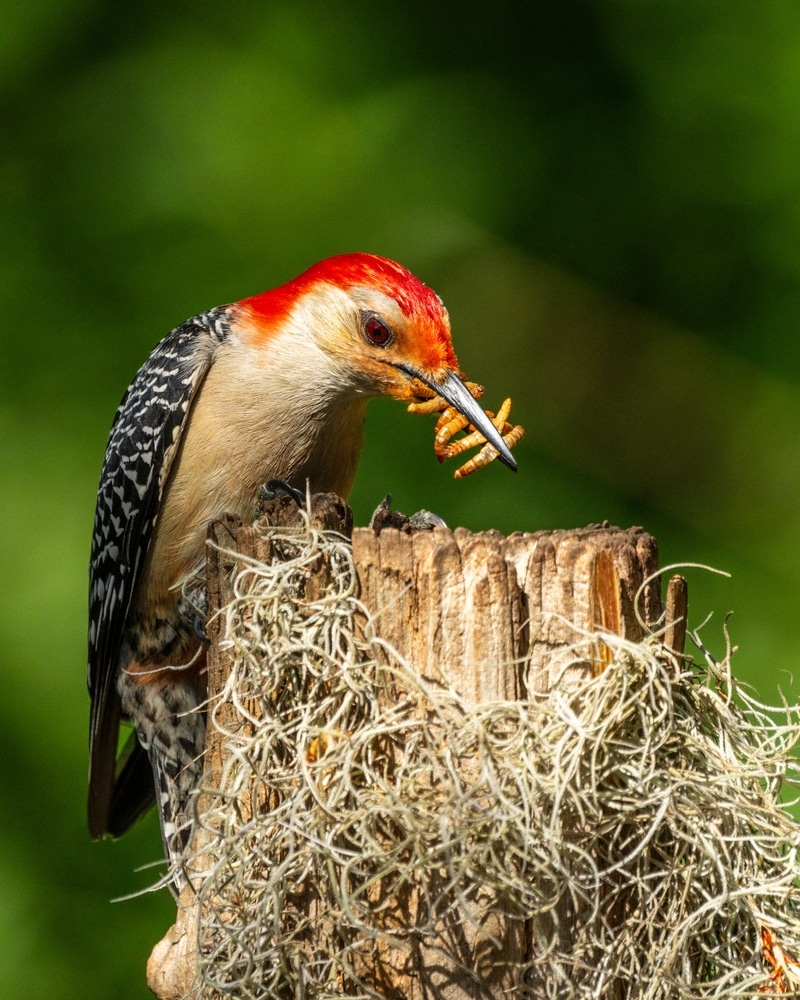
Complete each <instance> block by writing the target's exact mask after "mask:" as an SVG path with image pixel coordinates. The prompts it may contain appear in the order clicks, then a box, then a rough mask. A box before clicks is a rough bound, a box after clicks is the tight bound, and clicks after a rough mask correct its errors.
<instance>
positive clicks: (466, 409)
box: [415, 372, 517, 472]
mask: <svg viewBox="0 0 800 1000" xmlns="http://www.w3.org/2000/svg"><path fill="white" fill-rule="evenodd" d="M415 374H416V376H417V378H418V379H419V380H420V381H421V382H424V383H425V385H427V386H429V387H430V388H431V389H433V391H434V392H435V393H438V395H440V396H441V397H442V399H445V400H447V402H448V403H449V404H450V405H451V406H454V407H455V408H456V409H457V410H458V412H459V413H460V414H461V415H462V416H464V417H466V418H467V420H469V422H470V423H471V424H472V426H473V427H474V428H475V430H478V431H480V432H481V434H483V436H484V437H485V438H486V440H487V441H488V442H489V444H490V445H491V446H492V447H493V448H494V449H495V451H496V452H497V457H498V458H499V459H500V461H501V462H502V463H503V465H507V466H508V467H509V469H511V471H512V472H516V471H517V463H516V460H515V458H514V456H513V455H512V454H511V449H510V448H509V447H508V445H507V444H506V443H505V441H504V440H503V438H502V437H501V435H500V432H499V431H498V430H497V428H496V427H495V425H494V424H493V423H492V421H491V420H490V419H489V418H488V417H487V416H486V413H485V411H484V410H482V409H481V405H480V403H479V402H478V400H477V399H475V398H474V396H473V395H472V394H471V393H470V391H469V389H468V388H467V387H466V386H465V385H464V383H463V382H462V381H461V379H460V378H459V377H458V375H456V374H455V373H454V372H450V374H449V375H448V376H447V377H446V378H445V379H444V381H442V382H434V380H433V379H430V378H426V377H425V376H424V375H421V374H420V373H419V372H415Z"/></svg>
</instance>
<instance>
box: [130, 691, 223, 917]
mask: <svg viewBox="0 0 800 1000" xmlns="http://www.w3.org/2000/svg"><path fill="white" fill-rule="evenodd" d="M123 687H124V688H125V690H124V691H123V690H122V688H123ZM120 693H121V694H122V695H123V698H122V701H123V710H124V711H125V712H126V713H128V714H129V715H130V716H132V717H133V718H134V719H135V724H136V737H137V739H138V741H139V744H140V746H141V747H142V749H143V750H144V751H146V753H147V756H148V757H149V759H150V765H151V767H152V770H153V780H154V784H155V800H156V808H157V809H158V817H159V821H160V824H161V838H162V840H163V843H164V854H165V857H166V860H167V865H168V871H167V875H166V878H165V882H166V883H167V884H169V886H170V889H171V891H172V893H173V895H175V896H176V897H177V896H178V895H179V894H180V890H181V888H182V887H183V886H184V885H185V884H186V875H185V872H184V863H185V860H186V849H187V847H188V846H189V843H190V841H191V838H192V832H193V806H194V802H193V799H194V793H195V791H196V789H197V788H198V786H199V784H200V780H201V778H202V776H203V750H204V747H205V730H206V719H205V711H204V710H203V709H202V708H201V707H200V705H199V698H198V695H197V692H196V691H195V689H194V686H193V685H192V684H176V683H174V682H172V683H169V684H164V685H161V684H157V683H147V684H142V683H137V682H136V681H135V680H128V683H127V684H124V685H122V684H121V685H120Z"/></svg>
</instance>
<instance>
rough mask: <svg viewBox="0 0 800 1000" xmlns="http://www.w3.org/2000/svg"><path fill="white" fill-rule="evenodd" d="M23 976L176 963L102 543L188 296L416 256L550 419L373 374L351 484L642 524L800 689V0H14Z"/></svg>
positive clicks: (484, 522) (5, 419)
mask: <svg viewBox="0 0 800 1000" xmlns="http://www.w3.org/2000/svg"><path fill="white" fill-rule="evenodd" d="M0 88H1V92H2V100H1V102H0V116H1V121H2V125H1V127H2V145H1V146H0V216H1V217H2V234H3V252H2V255H0V297H1V301H2V316H3V317H4V318H3V320H2V332H0V351H2V355H0V468H1V474H0V514H1V515H2V516H1V517H0V524H1V525H2V532H3V535H2V546H1V547H0V553H1V554H0V593H1V594H2V598H1V599H0V671H1V672H2V673H1V674H0V676H1V677H2V690H3V698H2V700H1V701H0V712H1V713H2V720H1V722H0V753H1V754H2V766H0V774H1V775H2V782H3V787H2V802H3V806H2V810H3V815H2V823H1V824H0V993H2V995H4V996H9V997H10V996H19V997H25V998H26V1000H34V998H39V997H42V998H45V997H47V998H72V997H74V998H79V997H80V998H82V1000H86V998H93V997H109V998H144V997H146V996H148V995H149V994H148V992H147V990H146V987H145V985H144V964H145V960H146V958H147V956H148V954H149V951H150V948H151V946H152V945H153V944H154V943H155V942H156V940H158V939H159V938H160V937H161V935H162V933H163V932H164V931H165V930H166V928H167V926H168V925H169V923H170V922H171V918H172V914H173V907H172V903H171V899H170V897H169V896H168V895H167V894H166V893H160V894H158V895H145V896H143V897H139V898H136V899H134V900H132V901H128V902H116V903H111V902H110V900H111V899H112V898H113V897H118V896H123V895H126V894H128V893H131V892H134V891H136V890H138V889H141V888H143V887H144V886H146V885H147V884H148V882H149V880H151V879H152V878H153V873H152V871H145V872H136V869H137V867H138V866H140V865H142V864H145V863H147V862H151V861H155V860H156V859H157V858H158V855H159V851H160V844H159V837H158V833H157V828H156V823H155V821H154V818H153V817H152V816H151V817H149V818H148V819H147V820H146V821H145V822H144V823H143V824H141V825H140V826H139V827H138V828H137V829H136V830H135V831H133V832H132V833H131V834H130V835H129V836H127V837H126V838H124V839H123V840H122V841H120V842H119V843H102V844H90V843H89V842H88V837H87V834H86V830H85V820H84V799H85V781H86V727H87V711H88V707H87V697H86V692H85V686H84V663H85V634H86V610H85V602H86V566H87V561H88V549H89V538H90V532H91V523H92V515H93V507H94V495H95V488H96V483H97V476H98V473H99V468H100V463H101V460H102V455H103V451H104V447H105V440H106V435H107V432H108V427H109V425H110V422H111V418H112V415H113V412H114V409H115V407H116V405H117V403H118V401H119V397H120V396H121V394H122V392H123V390H124V388H125V386H126V385H127V383H128V381H129V380H130V378H131V376H132V375H133V373H134V372H135V370H136V368H137V367H138V365H139V364H140V363H141V362H142V361H143V359H144V358H145V357H146V355H147V353H148V352H149V350H150V349H151V347H152V346H153V345H154V344H155V342H156V341H157V340H159V339H160V338H161V337H162V336H163V335H164V334H165V333H166V332H167V331H168V330H169V329H170V328H171V327H173V326H174V325H176V324H177V323H179V322H180V321H182V320H183V319H184V318H185V317H187V316H189V315H192V314H194V313H196V312H199V311H201V310H203V309H206V308H208V307H210V306H213V305H216V304H219V303H222V302H228V301H232V300H235V299H238V298H241V297H243V296H245V295H249V294H253V293H256V292H259V291H261V290H263V289H265V288H268V287H271V286H272V285H275V284H277V283H279V282H281V281H284V280H286V279H288V278H290V277H292V276H294V275H295V274H296V273H298V272H299V271H300V270H302V269H304V268H305V267H306V266H308V265H309V264H311V263H312V262H314V261H315V260H317V259H319V258H321V257H324V256H327V255H330V254H333V253H339V252H344V251H350V250H369V251H373V252H377V253H381V254H384V255H387V256H390V257H395V258H397V259H399V260H400V261H402V262H403V263H404V264H406V265H407V266H408V267H410V268H411V269H412V270H414V271H415V272H416V273H417V274H419V276H420V277H422V279H423V280H425V281H426V282H427V283H428V284H430V285H432V286H433V287H434V288H436V290H437V291H438V292H439V293H440V294H441V295H442V297H443V298H444V300H445V302H446V304H447V306H448V308H449V310H450V314H451V317H452V321H453V328H454V339H455V343H456V347H457V350H458V353H459V358H460V361H461V364H462V366H463V368H464V370H465V371H466V373H467V374H468V376H469V377H471V378H473V379H475V380H477V381H481V382H483V383H485V385H486V387H487V398H486V402H487V405H491V404H492V403H495V404H496V403H499V401H500V400H501V399H502V398H503V396H505V395H506V394H510V395H512V396H513V398H514V410H513V414H514V416H515V417H516V419H517V420H518V421H520V422H522V423H523V424H524V425H525V427H526V429H527V435H526V437H525V440H524V441H523V443H522V444H521V445H520V446H519V448H518V449H517V457H518V460H519V465H520V472H519V475H518V476H517V477H513V476H512V475H511V474H510V473H509V472H508V471H507V470H506V469H504V468H502V467H501V466H499V465H498V466H493V467H491V468H489V469H487V470H485V471H484V472H482V473H481V474H480V475H478V476H476V477H474V478H472V479H468V480H465V481H462V482H455V481H454V480H453V479H452V478H451V475H452V467H450V468H448V467H439V466H438V465H437V463H436V462H435V460H434V457H433V453H432V448H431V444H432V435H431V423H432V421H431V420H430V418H420V417H414V418H412V417H409V416H408V415H407V414H406V413H405V411H404V410H403V408H402V407H400V406H398V405H397V404H392V403H391V402H389V401H384V400H380V401H377V402H375V403H374V404H372V407H371V412H370V417H369V420H368V429H367V443H366V448H365V454H364V457H363V460H362V466H361V471H360V473H359V478H358V482H357V486H356V490H355V493H354V496H353V504H354V508H355V512H356V519H357V521H358V522H360V523H364V521H365V520H366V519H367V518H368V516H369V513H370V511H371V509H372V507H373V506H374V505H375V503H376V502H377V501H378V500H379V499H380V498H381V497H382V496H383V494H384V493H385V492H387V491H388V490H391V491H392V492H393V493H394V495H395V502H396V506H398V507H399V508H401V509H403V510H407V511H410V510H414V509H417V508H418V507H422V506H425V507H428V508H431V509H434V510H436V511H438V512H439V513H441V514H442V515H443V516H444V517H445V518H446V519H447V520H448V522H449V523H451V524H452V525H456V524H463V525H466V526H468V527H470V528H473V529H482V528H489V527H497V528H500V529H502V530H504V531H507V532H508V531H513V530H517V529H522V530H535V529H539V528H556V527H559V528H567V527H574V526H578V525H584V524H586V523H589V522H594V521H600V520H602V519H604V518H608V519H609V520H610V521H612V522H613V523H617V524H622V525H629V524H631V523H634V524H643V525H644V526H645V527H646V528H647V529H648V530H650V531H651V532H652V533H653V534H655V535H656V536H657V538H658V539H659V542H660V546H661V555H662V563H663V564H666V563H671V562H679V561H692V562H704V563H710V564H711V565H714V566H716V567H719V568H721V569H725V570H727V571H729V572H730V573H732V578H731V579H730V580H728V579H724V578H722V577H712V576H710V575H709V574H705V573H701V572H699V571H690V572H689V573H688V576H689V580H690V596H691V611H690V614H691V619H692V623H693V624H694V625H697V624H699V623H700V621H702V619H704V618H705V617H706V615H707V614H708V613H709V612H714V615H715V618H714V619H712V622H711V624H710V625H709V626H707V628H706V630H705V632H704V636H705V638H706V640H707V642H708V645H709V646H710V648H711V649H712V650H713V651H714V652H716V653H717V654H720V653H721V652H722V651H723V648H724V644H723V640H722V631H721V623H722V618H723V616H724V614H725V612H726V611H728V610H734V612H735V615H734V618H733V620H732V632H733V638H734V641H735V642H736V643H737V644H738V645H739V646H740V647H741V651H740V653H739V654H738V655H737V657H736V658H735V661H734V665H735V668H736V671H737V673H738V674H739V676H741V677H742V678H743V679H745V680H747V681H748V682H749V683H751V684H752V685H754V686H755V688H756V690H757V691H758V692H759V693H760V695H761V696H762V697H763V698H764V699H766V700H769V701H774V700H775V699H777V698H778V688H779V687H780V688H781V689H782V690H783V691H785V692H786V695H787V697H788V698H789V699H790V700H795V699H796V697H797V695H796V691H795V689H794V688H793V686H792V685H793V678H792V672H793V670H794V669H795V665H796V663H797V662H798V645H800V642H799V640H798V633H799V631H800V630H799V628H798V626H800V613H799V612H798V600H797V592H798V588H799V587H800V566H798V558H797V549H798V543H800V505H798V496H800V461H798V459H799V458H800V338H798V336H797V330H796V322H797V321H796V317H797V315H798V312H800V239H799V238H798V222H799V221H800V7H798V5H797V4H794V3H788V4H787V3H785V2H777V0H759V2H758V3H752V2H751V0H727V2H725V3H716V2H706V3H698V2H697V0H658V2H655V0H654V2H647V0H576V2H570V0H566V2H558V3H556V2H550V3H539V2H535V0H528V2H525V3H513V2H503V0H500V2H498V3H496V4H493V5H485V4H477V3H471V2H467V3H461V4H453V3H444V2H440V0H430V2H428V3H427V4H425V5H413V4H400V3H397V2H394V0H386V2H382V3H380V4H377V3H374V4H373V3H367V2H365V0H346V2H342V3H338V4H317V3H311V2H310V0H295V2H291V3H289V2H286V3H263V4H258V3H246V2H242V0H230V2H228V3H227V4H225V5H220V4H217V3H209V2H207V0H192V2H191V3H173V4H161V3H155V2H145V3H138V4H137V3H129V4H122V3H119V2H118V0H114V2H111V0H96V2H92V0H24V2H23V0H10V2H9V3H7V4H6V6H5V7H4V11H3V15H2V18H0Z"/></svg>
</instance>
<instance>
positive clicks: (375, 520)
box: [369, 493, 447, 534]
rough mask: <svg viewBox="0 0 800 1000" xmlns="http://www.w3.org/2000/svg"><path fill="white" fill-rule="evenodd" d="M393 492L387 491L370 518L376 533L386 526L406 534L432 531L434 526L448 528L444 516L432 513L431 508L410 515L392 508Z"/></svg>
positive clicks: (371, 525)
mask: <svg viewBox="0 0 800 1000" xmlns="http://www.w3.org/2000/svg"><path fill="white" fill-rule="evenodd" d="M391 507H392V494H391V493H387V494H386V496H385V497H384V498H383V500H381V502H380V503H379V504H378V506H377V507H376V508H375V511H374V513H373V515H372V517H371V518H370V521H369V526H370V528H372V530H373V531H374V532H375V533H376V534H380V533H381V531H383V529H384V528H397V529H398V531H403V532H405V533H406V534H411V532H412V531H430V530H431V529H432V528H440V527H441V528H446V527H447V524H446V522H445V520H444V518H441V517H439V515H438V514H432V513H431V511H429V510H418V511H417V513H416V514H412V515H411V517H408V515H407V514H401V513H400V511H398V510H392V509H391Z"/></svg>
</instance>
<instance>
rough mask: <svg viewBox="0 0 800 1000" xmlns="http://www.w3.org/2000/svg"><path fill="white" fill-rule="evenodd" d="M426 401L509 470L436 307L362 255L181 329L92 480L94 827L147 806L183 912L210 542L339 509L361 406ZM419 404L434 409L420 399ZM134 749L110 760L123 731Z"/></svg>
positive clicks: (417, 285)
mask: <svg viewBox="0 0 800 1000" xmlns="http://www.w3.org/2000/svg"><path fill="white" fill-rule="evenodd" d="M420 383H421V384H422V385H423V386H425V387H427V388H428V389H429V390H431V391H432V392H433V393H436V394H437V395H438V396H440V397H441V398H442V399H444V400H445V401H446V402H447V403H448V404H449V405H451V406H452V407H454V408H455V410H456V411H457V412H458V413H460V414H461V415H462V416H464V417H465V418H466V419H467V420H468V421H469V423H471V424H472V425H473V426H474V427H475V428H476V429H477V430H478V431H480V432H481V433H482V434H483V435H484V437H485V438H486V440H487V441H488V442H489V444H490V445H491V446H492V447H493V448H494V449H496V451H497V453H498V457H499V459H500V460H501V462H503V463H504V464H505V465H507V466H508V467H509V468H511V469H512V470H514V471H516V467H517V466H516V462H515V460H514V458H513V456H512V455H511V452H510V450H509V448H508V447H507V445H506V443H505V442H504V440H503V437H502V435H501V434H500V432H499V431H498V430H497V428H496V427H495V426H494V424H493V423H492V421H491V420H490V419H489V416H488V415H487V414H486V412H485V411H484V410H482V409H481V407H480V406H479V405H478V403H477V402H476V400H475V398H474V397H473V395H472V394H471V393H470V391H469V389H468V388H467V386H466V385H465V382H464V376H463V374H462V372H461V370H460V368H459V364H458V360H457V358H456V354H455V350H454V348H453V343H452V337H451V330H450V321H449V317H448V313H447V310H446V309H445V307H444V304H443V303H442V300H441V299H440V298H439V296H438V295H437V294H436V293H435V292H434V291H433V290H432V289H431V288H429V287H428V286H427V285H425V284H424V283H423V282H422V281H421V280H420V279H419V278H417V277H415V275H413V274H412V273H411V272H410V271H409V270H407V269H406V268H405V267H403V266H402V265H400V264H398V263H395V262H394V261H392V260H389V259H387V258H385V257H379V256H376V255H374V254H369V253H349V254H340V255H338V256H335V257H330V258H327V259H325V260H322V261H320V262H318V263H316V264H314V265H313V266H312V267H310V268H309V269H308V270H306V271H304V272H303V273H302V274H300V275H299V276H298V277H296V278H294V279H292V280H290V281H288V282H286V283H285V284H282V285H279V286H278V287H276V288H273V289H271V290H270V291H267V292H263V293H261V294H258V295H254V296H251V297H248V298H244V299H241V300H240V301H238V302H235V303H232V304H229V305H224V306H218V307H215V308H212V309H210V310H208V311H206V312H203V313H200V314H198V315H196V316H193V317H192V318H190V319H188V320H186V322H184V323H182V324H181V325H179V326H177V327H176V328H175V329H174V330H172V332H171V333H169V334H168V335H167V336H166V337H165V338H164V339H163V340H162V341H161V342H160V343H159V344H158V345H157V346H156V347H155V348H154V350H153V351H152V353H151V354H150V356H149V357H148V358H147V360H146V361H145V362H144V364H143V365H142V367H141V368H140V369H139V371H138V372H137V374H136V376H135V377H134V379H133V381H132V382H131V384H130V385H129V387H128V389H127V390H126V392H125V394H124V396H123V398H122V401H121V403H120V405H119V408H118V409H117V412H116V415H115V417H114V420H113V424H112V427H111V431H110V435H109V439H108V445H107V449H106V453H105V458H104V461H103V466H102V471H101V475H100V483H99V488H98V495H97V506H96V511H95V518H94V531H93V537H92V546H91V560H90V569H89V655H88V688H89V695H90V703H91V707H90V726H89V730H90V733H89V795H88V825H89V832H90V835H91V837H92V838H93V839H99V838H102V837H106V836H110V837H118V836H120V835H121V834H123V833H124V832H125V831H126V830H127V829H128V828H129V827H130V826H132V825H133V824H134V823H135V822H136V821H137V820H138V819H139V818H140V817H141V816H143V815H144V814H145V813H146V812H147V811H148V810H149V809H150V808H151V807H152V806H153V804H155V805H156V806H157V809H158V814H159V819H160V825H161V835H162V840H163V846H164V851H165V856H166V859H167V863H168V874H167V876H166V877H165V880H164V881H165V882H166V884H168V885H169V886H170V888H171V889H172V891H173V892H174V893H175V894H177V893H178V892H179V890H180V888H181V885H182V884H183V882H184V881H185V880H184V878H183V876H182V875H181V857H182V853H183V851H184V850H185V848H186V846H187V843H188V842H189V839H190V836H191V831H192V819H191V798H192V794H193V792H194V791H195V790H196V788H197V787H198V785H199V782H200V779H201V777H202V772H203V748H204V742H205V715H204V712H203V709H202V705H203V701H204V697H205V673H204V661H205V655H204V653H205V645H206V641H207V640H206V639H205V636H204V633H203V628H202V623H203V617H202V616H203V612H204V609H203V595H202V592H201V593H198V592H196V591H193V590H191V589H189V590H187V588H186V582H187V581H189V580H192V579H196V578H197V574H199V573H200V572H202V569H203V566H204V562H205V549H206V535H207V529H208V526H209V524H210V523H211V522H212V521H214V520H215V519H217V518H219V517H221V516H222V515H223V514H225V513H233V514H236V515H238V516H239V517H240V518H242V519H243V520H244V519H246V518H250V520H252V519H253V516H254V511H255V509H256V505H257V502H258V498H259V493H260V490H261V488H262V486H263V484H264V483H265V482H267V481H268V480H271V479H276V478H277V479H280V480H282V481H284V482H285V483H286V484H288V485H289V486H290V487H293V488H294V489H296V490H300V491H303V492H305V491H306V489H310V490H311V491H313V492H332V493H337V494H339V495H340V496H341V497H343V498H344V499H347V497H348V496H349V493H350V490H351V487H352V485H353V480H354V478H355V474H356V468H357V465H358V460H359V454H360V451H361V446H362V440H363V434H364V420H365V411H366V407H367V404H368V402H369V401H370V399H372V398H373V397H376V396H389V397H393V398H395V399H398V400H402V401H405V402H413V401H414V400H415V399H417V398H418V396H419V386H420ZM429 395H430V393H429ZM123 722H130V723H132V730H133V731H132V733H131V736H130V738H129V739H128V741H127V743H126V745H125V747H124V748H123V750H122V752H121V753H119V754H118V744H119V740H120V727H121V724H122V723H123Z"/></svg>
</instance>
